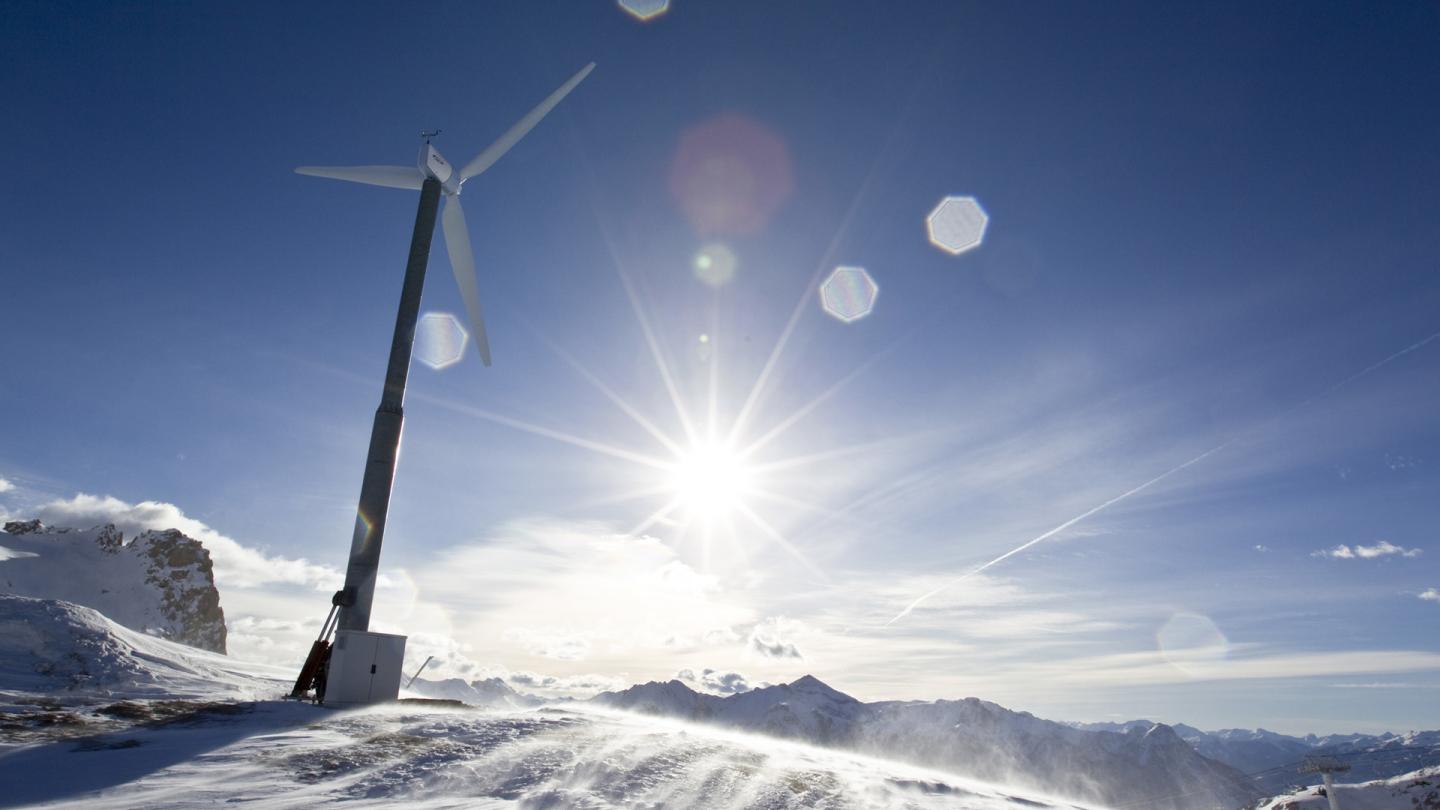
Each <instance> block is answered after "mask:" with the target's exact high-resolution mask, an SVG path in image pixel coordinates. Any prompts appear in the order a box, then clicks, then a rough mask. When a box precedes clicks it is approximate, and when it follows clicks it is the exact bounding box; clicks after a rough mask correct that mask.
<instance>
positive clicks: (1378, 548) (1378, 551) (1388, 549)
mask: <svg viewBox="0 0 1440 810" xmlns="http://www.w3.org/2000/svg"><path fill="white" fill-rule="evenodd" d="M1422 552H1423V550H1422V549H1418V548H1405V547H1404V546H1397V545H1395V544H1394V543H1391V542H1390V541H1388V540H1381V541H1380V542H1378V543H1376V544H1375V545H1373V546H1362V545H1355V546H1347V545H1345V544H1344V543H1341V544H1340V545H1338V546H1336V547H1334V548H1332V549H1321V550H1319V551H1316V552H1313V553H1312V554H1311V555H1310V556H1312V557H1328V558H1330V559H1332V560H1357V559H1359V560H1373V559H1375V558H1376V557H1390V556H1394V555H1399V556H1401V557H1419V556H1420V555H1421V553H1422Z"/></svg>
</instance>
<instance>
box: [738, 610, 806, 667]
mask: <svg viewBox="0 0 1440 810" xmlns="http://www.w3.org/2000/svg"><path fill="white" fill-rule="evenodd" d="M800 629H801V627H800V624H799V622H795V621H791V620H789V619H786V618H784V617H783V616H771V617H769V618H767V619H765V620H764V621H761V622H758V623H757V624H756V625H755V626H754V627H753V628H751V630H750V639H749V642H748V646H749V649H750V651H751V652H753V653H757V654H759V655H760V656H761V657H764V658H802V659H803V658H804V657H805V656H804V655H801V654H800V648H799V647H797V646H795V644H794V643H792V642H791V641H789V640H788V638H787V637H788V636H790V635H792V634H793V633H795V632H796V631H797V630H800Z"/></svg>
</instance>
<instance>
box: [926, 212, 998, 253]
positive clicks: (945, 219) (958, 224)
mask: <svg viewBox="0 0 1440 810" xmlns="http://www.w3.org/2000/svg"><path fill="white" fill-rule="evenodd" d="M989 224H990V217H989V215H988V214H986V213H985V209H983V208H981V207H980V203H979V201H977V200H976V199H975V198H974V197H946V198H945V199H943V200H941V201H940V203H939V205H936V206H935V210H933V211H931V212H930V216H928V217H926V218H925V228H926V230H927V231H929V233H930V244H932V245H934V246H935V247H938V248H940V249H941V250H943V251H945V252H946V253H949V254H950V255H952V256H958V255H960V254H961V253H964V252H965V251H967V250H970V249H972V248H976V247H979V246H980V243H981V242H983V241H984V240H985V227H986V226H987V225H989Z"/></svg>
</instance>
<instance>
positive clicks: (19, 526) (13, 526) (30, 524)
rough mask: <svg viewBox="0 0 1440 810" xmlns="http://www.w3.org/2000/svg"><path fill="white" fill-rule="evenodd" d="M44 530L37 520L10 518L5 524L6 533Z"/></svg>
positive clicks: (28, 532)
mask: <svg viewBox="0 0 1440 810" xmlns="http://www.w3.org/2000/svg"><path fill="white" fill-rule="evenodd" d="M42 531H45V526H44V524H42V523H41V522H40V521H39V520H12V521H10V522H9V523H6V524H5V533H6V534H35V533H36V532H42Z"/></svg>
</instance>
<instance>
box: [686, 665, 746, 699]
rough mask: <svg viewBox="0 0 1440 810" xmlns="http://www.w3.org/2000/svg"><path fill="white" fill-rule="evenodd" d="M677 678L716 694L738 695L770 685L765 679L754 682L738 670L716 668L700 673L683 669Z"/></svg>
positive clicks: (703, 690)
mask: <svg viewBox="0 0 1440 810" xmlns="http://www.w3.org/2000/svg"><path fill="white" fill-rule="evenodd" d="M675 679H676V680H678V681H682V682H684V683H686V684H689V685H690V686H692V687H694V688H695V689H697V690H699V691H701V692H709V693H711V694H715V695H738V694H740V693H741V692H749V691H750V690H752V689H763V688H764V687H766V686H769V685H770V684H768V683H766V682H764V681H759V682H755V683H752V682H751V681H750V680H749V679H748V678H746V677H745V676H744V675H741V674H740V673H738V672H720V671H719V670H714V669H703V670H701V671H700V672H699V673H698V674H697V673H696V672H695V671H694V670H691V669H682V670H680V671H679V672H677V673H675Z"/></svg>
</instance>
